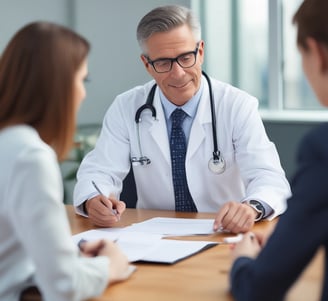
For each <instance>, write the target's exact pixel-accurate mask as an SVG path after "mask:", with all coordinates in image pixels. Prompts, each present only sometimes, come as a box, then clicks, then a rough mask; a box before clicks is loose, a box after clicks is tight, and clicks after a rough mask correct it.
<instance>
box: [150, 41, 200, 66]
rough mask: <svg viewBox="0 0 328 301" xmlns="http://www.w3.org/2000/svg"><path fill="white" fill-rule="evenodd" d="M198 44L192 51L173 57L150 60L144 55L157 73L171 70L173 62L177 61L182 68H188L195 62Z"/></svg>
mask: <svg viewBox="0 0 328 301" xmlns="http://www.w3.org/2000/svg"><path fill="white" fill-rule="evenodd" d="M198 48H199V46H198V44H197V47H196V49H195V50H194V51H189V52H186V53H182V54H180V55H178V56H177V57H175V58H161V59H156V60H153V61H152V60H151V59H150V58H149V57H148V56H145V58H146V59H147V61H148V63H149V64H150V65H152V66H153V68H154V70H155V71H156V72H157V73H165V72H169V71H171V70H172V66H173V63H174V62H177V63H178V65H179V66H180V67H182V68H190V67H192V66H194V65H195V63H196V56H197V53H198Z"/></svg>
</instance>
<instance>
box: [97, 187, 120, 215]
mask: <svg viewBox="0 0 328 301" xmlns="http://www.w3.org/2000/svg"><path fill="white" fill-rule="evenodd" d="M91 183H92V185H93V187H94V188H96V190H97V191H98V193H99V194H100V195H102V196H104V197H106V196H105V195H104V194H103V193H102V191H101V190H100V189H99V187H98V186H97V184H96V183H95V182H94V181H91ZM104 205H106V204H104ZM106 207H107V206H106ZM111 211H112V213H113V215H115V216H116V218H117V220H120V216H119V213H118V211H117V209H114V208H113V207H112V208H111Z"/></svg>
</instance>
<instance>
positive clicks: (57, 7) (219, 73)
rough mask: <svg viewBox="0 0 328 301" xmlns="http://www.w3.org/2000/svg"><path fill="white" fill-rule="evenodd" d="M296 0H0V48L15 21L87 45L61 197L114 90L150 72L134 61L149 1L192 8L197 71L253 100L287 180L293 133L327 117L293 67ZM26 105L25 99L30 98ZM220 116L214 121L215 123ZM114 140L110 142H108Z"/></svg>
mask: <svg viewBox="0 0 328 301" xmlns="http://www.w3.org/2000/svg"><path fill="white" fill-rule="evenodd" d="M300 3H301V0H173V1H168V0H120V1H116V0H28V1H26V0H0V33H1V34H0V53H1V51H2V50H3V48H4V47H5V45H6V44H7V42H8V41H9V39H10V38H11V37H12V35H13V34H14V33H15V32H16V31H17V30H18V29H19V28H20V27H22V26H23V25H25V24H26V23H28V22H31V21H36V20H46V21H54V22H57V23H60V24H63V25H66V26H69V27H71V28H73V29H74V30H76V31H77V32H79V33H81V34H82V35H84V36H85V37H86V38H87V39H88V40H89V41H90V42H91V44H92V50H91V54H90V56H89V74H90V79H91V81H90V82H89V83H87V93H88V95H87V98H86V101H85V102H84V103H83V105H82V107H81V110H80V112H79V116H78V124H79V130H78V132H77V138H76V140H77V142H78V146H77V148H76V149H75V150H74V151H73V152H72V156H71V158H70V159H69V160H67V162H65V163H64V164H62V171H63V178H64V179H65V183H66V185H65V187H66V189H67V191H66V197H65V198H66V200H65V201H66V202H70V201H71V199H72V196H71V193H72V186H73V185H74V173H75V171H76V167H77V166H78V162H79V160H80V159H81V158H82V157H83V156H84V154H85V152H87V151H88V150H89V149H90V147H92V145H93V143H94V140H95V139H96V137H97V134H98V131H99V128H100V126H101V122H102V119H103V116H104V114H105V112H106V110H107V108H108V107H109V106H110V104H111V102H112V101H113V99H114V98H115V96H116V95H117V94H119V93H121V92H123V91H125V90H127V89H130V88H131V87H134V86H136V85H139V84H143V83H144V82H146V81H148V80H149V79H150V77H149V75H148V74H147V72H146V71H145V69H144V67H143V65H142V63H141V61H140V58H139V56H140V49H139V47H138V44H137V41H136V37H135V32H136V27H137V24H138V22H139V20H140V18H141V17H142V16H143V15H144V14H145V13H146V12H148V11H149V10H151V9H152V8H154V7H156V6H159V5H165V4H181V5H184V6H188V7H191V8H193V10H194V11H195V12H196V13H197V14H198V16H199V18H200V20H201V23H202V29H203V32H202V34H203V39H204V41H205V54H206V57H205V63H204V70H205V71H207V73H208V74H209V75H211V76H213V77H216V78H217V79H220V80H222V81H226V82H229V83H231V84H233V85H235V86H237V87H239V88H241V89H243V90H245V91H247V92H249V93H250V94H253V95H254V96H256V97H257V98H258V99H259V104H260V112H261V116H262V118H263V121H264V124H265V127H266V130H267V133H268V136H269V137H270V138H271V140H272V141H273V142H274V143H275V144H276V146H277V149H278V152H279V154H280V158H281V163H282V166H283V168H284V169H285V171H286V174H287V177H288V179H291V178H292V175H293V173H294V171H295V166H296V165H295V163H296V162H295V155H296V154H295V151H296V148H297V145H298V143H299V141H300V139H301V137H302V136H303V135H304V134H305V133H306V132H307V131H309V130H310V129H311V128H312V127H313V126H315V125H316V124H317V123H318V122H322V121H326V120H328V114H327V112H326V110H325V109H324V108H323V107H321V106H320V105H319V104H318V102H317V101H316V98H315V96H314V95H313V93H312V92H311V90H310V88H309V86H308V83H307V82H306V79H305V78H304V76H303V73H302V69H301V61H300V56H299V54H298V52H297V49H296V45H295V39H296V37H295V28H294V27H293V25H292V22H291V19H292V15H293V13H294V12H295V11H296V9H297V7H298V6H299V4H300ZM31 105H33V104H31ZM219 123H220V121H219V120H218V124H219ZM113 147H115V146H113Z"/></svg>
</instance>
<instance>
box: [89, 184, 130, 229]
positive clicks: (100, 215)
mask: <svg viewBox="0 0 328 301" xmlns="http://www.w3.org/2000/svg"><path fill="white" fill-rule="evenodd" d="M92 185H93V186H94V188H95V189H96V190H97V192H98V193H99V195H97V196H95V197H93V198H92V199H90V200H88V201H87V203H86V209H87V213H88V216H89V219H90V220H91V221H92V222H93V223H94V224H95V225H96V226H99V227H112V226H113V225H114V224H115V223H117V222H118V221H119V220H120V216H121V214H122V213H123V212H124V210H125V203H124V202H122V201H120V200H117V199H116V198H115V197H113V196H110V197H107V196H105V195H104V194H103V193H102V191H101V190H100V189H99V187H98V186H97V185H96V183H95V182H94V181H92Z"/></svg>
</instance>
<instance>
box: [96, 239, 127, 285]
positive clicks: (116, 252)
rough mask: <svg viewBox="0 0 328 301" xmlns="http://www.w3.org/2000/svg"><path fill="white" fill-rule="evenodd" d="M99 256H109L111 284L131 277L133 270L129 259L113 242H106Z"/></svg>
mask: <svg viewBox="0 0 328 301" xmlns="http://www.w3.org/2000/svg"><path fill="white" fill-rule="evenodd" d="M99 255H102V256H108V257H109V258H110V259H111V261H110V267H109V268H110V275H111V279H110V282H111V283H113V282H118V281H122V280H125V279H126V278H127V277H129V276H130V274H131V272H132V271H131V270H130V265H129V261H128V259H127V257H126V256H125V255H124V254H123V252H122V251H121V250H120V248H119V247H118V246H117V245H116V244H114V243H113V242H111V241H105V246H104V248H102V249H101V251H100V252H99Z"/></svg>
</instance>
